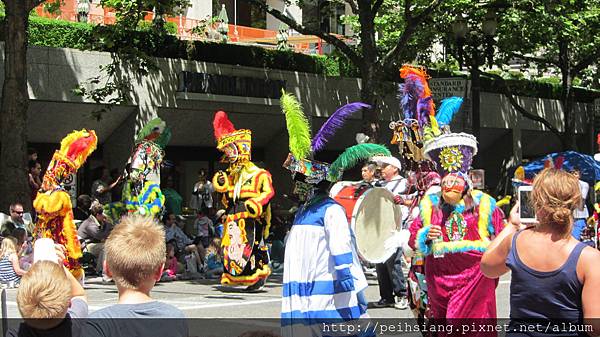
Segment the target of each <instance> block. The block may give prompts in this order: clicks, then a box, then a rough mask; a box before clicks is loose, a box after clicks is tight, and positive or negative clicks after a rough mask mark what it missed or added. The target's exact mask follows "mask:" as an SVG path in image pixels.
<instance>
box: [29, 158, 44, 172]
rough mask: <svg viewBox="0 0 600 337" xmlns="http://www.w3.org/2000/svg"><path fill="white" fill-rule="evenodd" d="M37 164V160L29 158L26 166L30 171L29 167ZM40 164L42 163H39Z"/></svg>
mask: <svg viewBox="0 0 600 337" xmlns="http://www.w3.org/2000/svg"><path fill="white" fill-rule="evenodd" d="M38 164H40V162H39V161H37V160H33V159H31V160H29V161H28V162H27V168H28V169H29V171H31V169H32V168H35V167H36V166H37V165H38ZM40 166H42V165H41V164H40Z"/></svg>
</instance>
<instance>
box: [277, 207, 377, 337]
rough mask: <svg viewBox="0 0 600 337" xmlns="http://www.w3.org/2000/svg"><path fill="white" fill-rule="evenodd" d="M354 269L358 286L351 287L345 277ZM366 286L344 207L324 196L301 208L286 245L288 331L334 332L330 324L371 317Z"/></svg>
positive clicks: (284, 324)
mask: <svg viewBox="0 0 600 337" xmlns="http://www.w3.org/2000/svg"><path fill="white" fill-rule="evenodd" d="M348 273H350V274H351V275H352V279H353V281H354V282H353V283H354V287H353V289H349V291H346V290H348V289H346V290H344V287H343V285H342V283H341V282H340V281H339V278H340V277H343V275H348ZM366 287H367V280H366V278H365V276H364V274H363V271H362V268H361V265H360V262H359V260H358V255H357V253H356V246H355V243H354V238H353V233H352V231H351V230H350V226H349V225H348V221H347V220H346V214H345V212H344V209H343V208H342V206H340V205H339V204H337V203H336V202H335V201H334V200H333V199H331V198H324V199H323V200H321V201H318V202H316V203H315V204H313V205H310V206H309V207H308V208H305V207H302V208H300V209H299V210H298V212H297V213H296V218H295V219H294V225H293V226H292V229H291V231H290V233H289V235H288V239H287V241H286V246H285V263H284V273H283V298H282V305H281V325H282V333H283V335H284V336H286V337H290V336H302V337H304V336H328V335H331V334H329V333H328V332H327V329H324V327H325V325H327V324H330V323H343V322H348V321H352V320H357V319H359V318H366V317H368V316H366V310H367V309H366V308H367V302H366V300H365V299H364V296H363V290H364V289H365V288H366Z"/></svg>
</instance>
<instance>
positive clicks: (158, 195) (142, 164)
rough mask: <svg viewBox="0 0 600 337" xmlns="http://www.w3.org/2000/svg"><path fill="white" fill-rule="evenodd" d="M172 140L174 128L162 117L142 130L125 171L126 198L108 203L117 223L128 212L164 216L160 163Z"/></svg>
mask: <svg viewBox="0 0 600 337" xmlns="http://www.w3.org/2000/svg"><path fill="white" fill-rule="evenodd" d="M170 139H171V130H170V129H169V128H167V127H166V124H165V122H163V121H162V120H161V119H160V118H155V119H153V120H151V121H150V122H149V123H148V124H147V125H146V126H145V127H144V128H143V129H142V130H141V131H140V132H138V134H137V137H136V139H135V148H134V150H133V152H132V154H131V156H130V158H129V161H128V162H127V169H126V170H125V173H124V177H125V184H124V186H123V199H122V200H121V201H118V202H114V203H111V204H109V205H105V212H106V214H107V216H108V217H109V218H110V219H111V220H112V221H113V222H115V223H117V222H118V221H119V219H120V218H121V217H122V216H124V215H127V214H141V215H146V216H153V217H157V216H159V215H160V213H161V212H162V209H163V206H164V204H165V196H164V195H163V193H162V192H161V190H160V166H161V163H162V160H163V157H164V155H165V154H164V148H165V147H166V146H167V144H168V143H169V140H170Z"/></svg>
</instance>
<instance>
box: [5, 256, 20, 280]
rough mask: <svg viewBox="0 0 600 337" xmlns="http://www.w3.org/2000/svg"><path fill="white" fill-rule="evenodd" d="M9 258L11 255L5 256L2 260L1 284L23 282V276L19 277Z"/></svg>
mask: <svg viewBox="0 0 600 337" xmlns="http://www.w3.org/2000/svg"><path fill="white" fill-rule="evenodd" d="M8 257H9V255H5V256H3V257H2V259H0V282H2V283H8V282H11V281H15V282H17V283H18V281H19V280H21V276H19V275H17V273H16V272H15V269H14V268H13V265H12V262H10V260H9V259H8Z"/></svg>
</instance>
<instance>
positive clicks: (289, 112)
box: [280, 91, 310, 159]
mask: <svg viewBox="0 0 600 337" xmlns="http://www.w3.org/2000/svg"><path fill="white" fill-rule="evenodd" d="M280 103H281V110H283V112H284V113H285V122H286V125H287V129H288V134H289V137H290V151H291V152H292V154H293V155H294V157H296V159H305V158H306V157H307V156H308V155H309V153H310V125H309V123H308V119H306V116H305V115H304V112H303V111H302V106H301V105H300V102H298V100H297V99H296V97H294V96H293V95H291V94H288V93H286V92H285V91H283V93H282V95H281V98H280Z"/></svg>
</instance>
